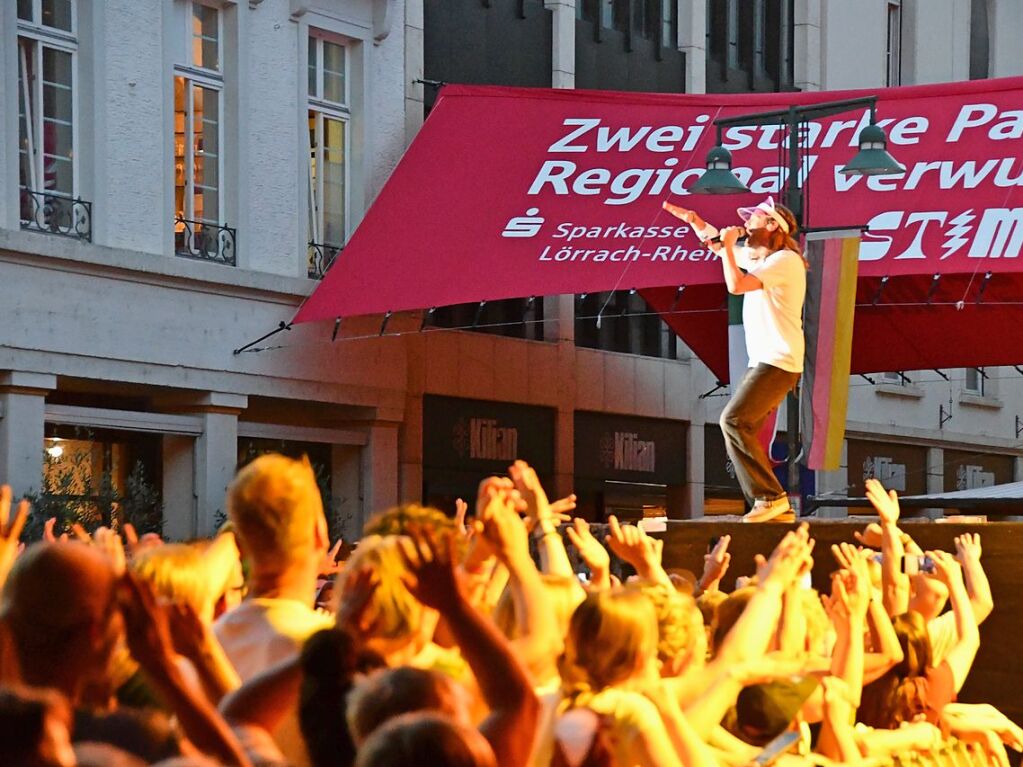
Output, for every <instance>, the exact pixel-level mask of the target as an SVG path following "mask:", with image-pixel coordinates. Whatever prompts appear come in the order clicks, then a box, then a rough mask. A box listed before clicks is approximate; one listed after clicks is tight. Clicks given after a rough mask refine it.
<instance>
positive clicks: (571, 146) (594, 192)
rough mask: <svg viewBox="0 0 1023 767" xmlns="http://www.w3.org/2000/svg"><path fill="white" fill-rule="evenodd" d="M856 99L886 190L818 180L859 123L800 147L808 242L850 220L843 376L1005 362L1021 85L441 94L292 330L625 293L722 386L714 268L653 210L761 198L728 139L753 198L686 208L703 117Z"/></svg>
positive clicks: (705, 140)
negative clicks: (875, 140) (852, 260)
mask: <svg viewBox="0 0 1023 767" xmlns="http://www.w3.org/2000/svg"><path fill="white" fill-rule="evenodd" d="M872 93H876V95H878V96H879V102H878V108H877V116H878V119H879V121H880V124H881V125H882V127H884V128H885V130H886V131H887V134H888V142H889V144H888V148H889V151H890V152H891V153H892V154H893V155H894V156H895V157H896V158H897V159H898V160H899V161H900V162H901V163H902V164H903V165H905V166H906V167H907V173H906V175H904V176H902V177H901V178H897V177H874V178H862V177H861V178H851V179H847V178H846V177H844V176H842V175H840V174H838V173H837V169H838V168H841V167H842V166H843V165H844V164H845V163H846V162H847V161H848V160H849V159H850V158H851V157H852V156H853V154H855V151H856V148H857V147H856V139H857V136H858V134H859V131H860V129H861V128H862V127H863V126H864V125H866V124H867V122H868V120H869V115H868V114H867V111H866V110H860V111H856V112H852V113H847V114H840V115H835V116H832V117H828V118H826V119H823V120H821V121H817V122H816V123H814V124H811V126H810V127H809V129H808V133H807V135H806V136H805V139H804V143H805V145H806V147H807V155H808V158H809V160H808V167H809V170H808V172H807V173H805V174H804V175H805V176H806V177H807V179H808V180H807V181H806V182H805V183H804V188H805V190H806V205H805V208H806V210H805V213H804V218H805V223H806V225H808V226H812V227H836V228H846V227H852V226H858V225H869V230H868V231H867V232H866V233H865V234H864V236H863V242H862V244H861V247H860V265H859V274H860V278H859V289H858V293H857V309H856V320H855V326H854V335H853V352H852V372H853V373H867V372H874V371H880V370H912V369H921V368H935V367H957V366H974V365H977V366H979V365H999V364H1011V363H1020V362H1023V332H1020V331H1019V327H1020V325H1021V321H1023V259H1021V258H1020V257H1019V252H1020V246H1021V244H1023V207H1017V200H1018V198H1019V195H1018V191H1017V190H1018V187H1019V186H1020V185H1021V184H1023V159H1021V156H1020V155H1021V153H1020V149H1019V147H1020V146H1021V142H1020V139H1021V137H1023V111H1021V110H1020V109H1019V108H1018V107H1019V105H1020V104H1023V78H1007V79H999V80H980V81H973V82H963V83H946V84H938V85H926V86H914V87H907V88H890V89H881V90H878V91H876V92H871V91H842V92H826V93H819V92H818V93H785V94H774V93H772V94H743V95H721V94H709V95H663V94H635V93H610V92H599V91H567V90H534V89H516V88H500V87H477V86H473V87H468V86H453V85H449V86H446V87H445V88H444V89H443V90H442V92H441V95H440V98H439V99H438V101H437V104H436V106H435V107H434V108H433V110H432V112H431V114H430V116H429V118H428V119H427V121H426V123H425V124H424V126H423V128H422V130H421V131H420V132H419V134H418V135H417V137H416V139H415V140H414V141H413V142H412V144H411V145H410V147H409V149H408V150H407V152H406V153H405V155H404V157H403V158H402V160H401V161H400V163H399V164H398V166H397V167H396V168H395V170H394V172H393V173H392V175H391V177H390V178H389V180H388V181H387V183H386V184H385V186H384V188H383V189H382V190H381V192H380V194H379V196H378V197H377V199H376V201H375V202H374V203H373V205H372V207H371V208H370V210H369V211H368V212H367V214H366V216H365V218H364V220H363V222H362V224H361V225H360V226H359V227H358V229H357V230H356V232H355V233H354V235H353V236H352V238H351V240H350V241H349V243H348V244H347V245H346V247H345V249H344V251H343V252H342V253H341V255H340V256H339V257H338V261H337V263H336V265H335V266H334V267H333V268H332V269H331V270H330V271H329V272H328V274H327V276H326V277H325V278H324V280H323V282H322V284H321V285H319V286H318V288H317V289H316V290H315V291H314V292H313V294H312V295H311V296H310V297H309V299H308V300H307V301H306V302H305V304H304V305H303V306H302V307H301V309H300V310H299V312H298V314H297V315H296V317H295V319H294V321H295V322H311V321H316V320H333V319H335V318H337V317H351V316H356V315H364V314H377V313H382V312H385V311H395V312H397V311H404V310H411V309H421V308H428V307H433V306H442V305H448V304H455V303H464V302H476V301H482V300H486V301H491V300H497V299H502V298H512V297H526V296H542V295H556V294H566V293H592V292H597V291H606V290H616V289H632V288H637V289H639V290H641V291H642V294H643V296H644V297H645V298H646V299H647V301H648V302H649V303H650V304H651V305H652V306H653V307H654V308H655V309H657V310H658V311H660V312H661V313H662V314H663V316H664V318H665V320H666V321H667V322H668V323H669V325H671V327H672V328H673V329H674V330H675V331H676V332H678V333H679V335H680V336H681V337H682V338H683V339H684V340H685V341H686V343H687V344H688V345H689V346H690V347H691V348H692V349H693V350H694V351H695V352H696V353H697V354H698V355H699V356H700V357H701V358H702V359H703V360H704V361H705V362H706V363H707V364H708V366H709V367H710V368H711V369H712V370H713V371H714V372H715V374H717V375H718V376H719V378H721V379H722V380H727V374H728V373H727V371H728V364H727V348H728V345H727V308H726V305H725V291H724V285H723V281H722V277H721V267H720V265H719V264H718V263H717V261H716V259H715V258H714V257H711V256H710V255H708V253H707V252H706V251H705V250H703V249H702V248H701V247H700V243H699V241H698V240H697V238H696V237H695V236H694V235H693V234H692V232H690V231H688V228H687V227H686V226H685V225H684V224H683V223H682V222H680V221H678V220H677V219H674V218H672V217H671V216H670V215H669V214H667V213H666V212H664V211H663V210H662V209H661V202H662V201H664V200H669V201H671V202H674V203H676V204H679V205H683V206H690V207H693V208H694V209H696V210H697V211H698V212H699V213H700V214H701V215H702V216H703V217H704V218H705V219H707V220H708V221H710V222H711V223H715V224H718V225H727V224H730V223H734V222H737V216H736V213H735V210H736V208H737V207H738V206H744V205H751V204H755V203H756V202H759V201H760V200H761V199H763V198H764V197H765V196H766V195H768V194H775V195H777V193H778V173H779V170H778V167H777V166H778V165H779V164H780V162H779V155H780V151H779V148H778V144H779V140H780V139H783V137H782V134H781V130H780V129H778V128H776V127H775V126H759V127H733V128H729V129H726V131H725V134H724V144H725V146H726V147H728V148H729V149H731V151H732V154H733V163H734V166H735V169H736V173H737V175H739V176H740V177H741V178H743V180H744V181H746V182H747V185H749V186H750V187H751V189H753V190H754V191H753V193H751V194H747V195H727V196H701V195H692V196H691V195H689V194H688V193H687V191H686V189H687V188H688V187H689V186H690V185H691V184H692V183H693V182H694V181H695V180H696V178H697V177H698V176H699V175H700V173H701V172H702V169H703V163H704V158H705V155H706V153H707V151H708V150H709V149H710V148H711V147H712V146H713V145H714V143H715V140H716V137H715V131H714V129H713V128H712V127H711V126H710V123H711V121H712V120H713V119H715V118H717V117H721V116H726V115H737V114H745V113H749V112H759V111H766V110H772V109H779V108H784V107H787V106H788V105H789V104H812V103H817V102H821V101H830V100H837V99H847V98H855V97H860V96H865V95H872ZM935 275H938V277H937V279H935ZM680 287H684V290H682V291H681V292H680V291H679V288H680Z"/></svg>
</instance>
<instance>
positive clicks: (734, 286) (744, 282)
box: [720, 226, 764, 296]
mask: <svg viewBox="0 0 1023 767" xmlns="http://www.w3.org/2000/svg"><path fill="white" fill-rule="evenodd" d="M741 232H742V229H740V228H739V227H737V226H730V227H728V228H727V229H725V230H724V232H722V233H721V244H722V245H723V246H724V247H723V248H722V249H721V251H720V253H721V268H722V269H723V270H724V274H725V285H726V286H727V287H728V292H729V293H731V294H732V295H735V296H739V295H742V294H743V293H749V292H750V291H753V290H760V289H761V288H763V287H764V283H762V282H761V281H760V279H759V278H758V277H756V276H755V275H753V274H750V273H748V272H744V271H742V269H740V268H739V264H738V262H737V261H736V259H735V243H736V241H737V240H738V239H739V234H740V233H741Z"/></svg>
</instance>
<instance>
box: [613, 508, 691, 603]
mask: <svg viewBox="0 0 1023 767" xmlns="http://www.w3.org/2000/svg"><path fill="white" fill-rule="evenodd" d="M607 522H608V535H607V537H606V538H605V540H606V541H607V545H608V548H609V549H611V551H612V552H614V554H615V555H616V556H618V557H619V558H620V559H621V560H622V561H624V562H627V563H628V564H630V565H632V566H633V567H634V568H635V569H636V574H637V575H638V576H639V577H640V578H642V579H643V580H646V581H650V582H651V583H661V584H664V585H665V586H667V587H668V588H670V589H674V588H675V585H674V584H673V583H672V582H671V578H669V577H668V573H666V572H665V571H664V568H663V567H662V566H661V549H662V547H663V545H664V542H663V541H659V540H657V539H656V538H651V537H650V536H649V535H647V534H646V533H645V532H644V531H643V530H642V529H641V528H639V527H637V526H636V525H623V524H620V523H619V522H618V517H616V516H614V515H612V516H610V517H608V518H607Z"/></svg>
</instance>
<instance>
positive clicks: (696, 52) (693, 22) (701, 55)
mask: <svg viewBox="0 0 1023 767" xmlns="http://www.w3.org/2000/svg"><path fill="white" fill-rule="evenodd" d="M678 4H679V6H678V37H679V39H678V49H679V50H680V51H682V52H683V53H684V54H685V55H686V93H706V92H707V0H678ZM665 45H667V43H665ZM701 508H702V506H701Z"/></svg>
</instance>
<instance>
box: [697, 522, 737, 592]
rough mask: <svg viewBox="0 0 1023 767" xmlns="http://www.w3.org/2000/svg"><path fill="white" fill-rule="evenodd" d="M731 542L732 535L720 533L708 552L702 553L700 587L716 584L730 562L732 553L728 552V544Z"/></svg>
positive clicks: (708, 587) (707, 587)
mask: <svg viewBox="0 0 1023 767" xmlns="http://www.w3.org/2000/svg"><path fill="white" fill-rule="evenodd" d="M731 542H732V536H730V535H722V536H721V537H720V538H718V540H717V543H715V544H714V548H712V549H711V550H710V553H708V554H704V555H703V575H701V576H700V587H701V588H703V589H704V590H707V589H710V588H713V587H714V586H716V585H717V584H718V583H719V582H720V581H721V579H722V578H724V577H725V573H727V572H728V566H729V564H731V562H732V555H731V554H729V553H728V544H730V543H731Z"/></svg>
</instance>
